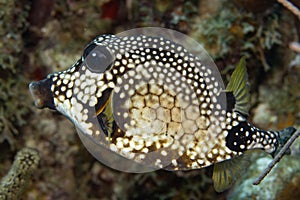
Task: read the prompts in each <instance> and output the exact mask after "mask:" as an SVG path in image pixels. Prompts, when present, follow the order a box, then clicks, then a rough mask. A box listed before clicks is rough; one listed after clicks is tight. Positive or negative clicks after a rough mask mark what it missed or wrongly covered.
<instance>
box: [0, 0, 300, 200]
mask: <svg viewBox="0 0 300 200" xmlns="http://www.w3.org/2000/svg"><path fill="white" fill-rule="evenodd" d="M290 2H292V3H293V4H294V5H295V8H296V9H297V8H298V9H299V8H300V3H299V1H298V0H293V1H290ZM145 26H157V27H165V28H170V29H174V30H177V31H180V32H182V33H185V34H187V35H189V36H191V37H192V38H194V39H195V40H197V41H198V42H200V43H201V44H203V45H204V47H205V48H206V50H207V51H208V53H209V54H210V55H211V56H212V57H213V59H214V60H215V63H216V64H217V66H218V68H219V70H220V71H221V73H222V76H223V79H224V82H225V83H227V82H228V80H229V77H230V74H231V73H232V71H233V69H234V66H235V65H236V63H238V61H239V59H240V58H241V57H242V56H245V57H246V59H247V69H248V73H249V81H250V83H251V109H250V117H249V120H250V121H251V122H253V124H255V125H257V126H258V127H260V128H263V129H276V130H277V129H282V128H284V127H287V126H295V127H296V128H299V124H300V90H299V88H300V79H299V77H300V51H299V43H297V42H299V40H300V19H299V18H297V16H296V15H294V14H293V13H292V12H290V11H289V10H288V9H287V8H285V7H284V6H282V5H281V4H280V3H278V2H277V1H276V0H265V1H260V0H233V1H231V0H190V1H183V0H175V1H174V0H162V1H159V0H153V1H147V0H140V1H138V0H98V1H95V0H87V1H86V0H85V1H84V0H77V1H74V0H63V1H58V0H57V1H55V0H31V1H29V0H21V1H13V0H0V37H1V39H0V152H1V153H0V177H4V176H5V175H6V174H7V173H8V171H9V169H11V171H10V172H9V174H8V176H6V177H5V178H3V179H2V182H1V184H0V199H24V200H27V199H42V200H51V199H55V200H60V199H61V200H65V199H90V200H92V199H173V200H177V199H178V200H179V199H299V198H300V192H299V191H300V140H299V139H298V140H297V141H296V142H295V143H294V145H293V147H292V151H291V155H289V156H285V157H284V158H283V160H282V161H281V162H280V163H279V164H278V165H277V166H276V168H275V169H274V170H273V171H272V172H271V174H269V175H268V177H267V178H266V179H265V180H263V182H262V183H261V184H260V185H259V186H252V182H253V180H255V178H257V177H258V176H259V174H260V172H261V171H262V170H263V169H264V168H265V167H266V166H267V164H268V163H269V162H270V161H271V157H270V156H269V155H267V154H265V153H263V152H258V153H254V154H253V155H252V161H253V162H252V165H251V166H250V167H249V169H247V170H246V173H245V175H244V176H243V177H242V178H241V179H240V180H238V182H237V183H236V184H235V185H234V186H233V187H232V188H231V189H229V190H227V191H225V192H223V193H217V192H215V191H214V188H213V185H212V181H211V174H212V168H211V167H208V168H205V169H201V170H192V171H187V172H183V171H179V172H169V171H164V170H159V171H156V172H151V173H144V174H129V173H123V172H118V171H114V170H112V169H110V168H108V167H106V166H104V165H102V164H101V163H100V162H98V161H97V160H96V159H94V158H93V157H92V156H91V155H90V154H89V153H88V152H87V150H86V149H85V148H84V146H83V145H82V143H81V142H80V139H79V137H78V135H77V133H76V131H75V128H74V126H73V125H72V124H71V122H69V121H68V119H66V118H65V117H64V116H62V115H60V114H59V113H57V112H54V111H50V110H47V109H44V110H38V109H36V108H35V107H34V105H33V100H32V98H31V97H30V94H29V91H28V84H29V83H30V81H32V80H40V79H43V78H44V77H46V76H47V74H49V73H52V72H56V71H60V70H62V69H66V68H68V67H69V66H71V65H72V64H73V63H74V62H75V61H76V59H78V58H79V57H80V56H81V53H82V50H83V48H84V47H85V45H86V44H87V43H88V42H89V41H90V40H91V39H92V38H94V37H96V36H97V35H100V34H104V33H119V32H121V31H123V30H128V29H132V28H136V27H145ZM25 147H30V148H34V149H36V150H37V151H38V155H37V154H36V151H34V150H32V149H28V148H26V149H23V148H25ZM21 149H23V151H22V152H21V153H19V154H18V158H17V159H16V162H15V163H14V165H12V163H13V161H14V157H15V155H16V154H17V152H18V151H20V150H21ZM24 152H25V153H24ZM24 162H25V164H24ZM37 162H39V164H38V165H37ZM20 163H23V164H20ZM14 176H16V177H14Z"/></svg>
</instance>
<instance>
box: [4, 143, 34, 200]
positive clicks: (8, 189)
mask: <svg viewBox="0 0 300 200" xmlns="http://www.w3.org/2000/svg"><path fill="white" fill-rule="evenodd" d="M39 160H40V158H39V155H38V153H37V151H36V150H34V149H31V148H23V149H22V150H20V151H19V152H18V153H17V155H16V157H15V161H14V162H13V165H12V166H11V169H10V170H9V172H8V173H7V175H6V176H5V177H3V178H2V179H1V182H0V199H1V200H2V199H3V200H5V199H7V200H8V199H20V198H21V196H22V194H23V193H24V190H25V189H26V187H27V186H28V182H29V180H30V177H31V175H32V174H33V173H34V172H35V170H36V169H37V166H38V163H39Z"/></svg>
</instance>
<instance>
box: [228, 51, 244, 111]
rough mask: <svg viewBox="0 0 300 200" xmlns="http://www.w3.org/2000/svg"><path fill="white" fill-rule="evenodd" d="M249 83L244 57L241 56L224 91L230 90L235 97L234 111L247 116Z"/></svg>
mask: <svg viewBox="0 0 300 200" xmlns="http://www.w3.org/2000/svg"><path fill="white" fill-rule="evenodd" d="M249 90H250V85H249V83H248V74H247V69H246V61H245V58H244V57H242V58H241V60H240V62H239V64H238V66H237V67H236V68H235V70H234V72H233V73H232V75H231V79H230V81H229V83H228V85H227V87H226V92H232V93H233V95H234V97H235V105H234V111H238V112H239V113H241V114H243V115H244V116H245V117H246V116H248V111H249V108H250V104H249V101H250V93H249Z"/></svg>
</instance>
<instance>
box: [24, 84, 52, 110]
mask: <svg viewBox="0 0 300 200" xmlns="http://www.w3.org/2000/svg"><path fill="white" fill-rule="evenodd" d="M51 85H52V79H44V80H41V81H34V82H31V83H30V84H29V90H30V93H31V96H32V98H33V100H34V104H35V106H36V107H37V108H45V107H47V108H51V109H55V106H54V100H53V97H54V96H53V93H52V91H51Z"/></svg>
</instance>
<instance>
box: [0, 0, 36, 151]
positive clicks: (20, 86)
mask: <svg viewBox="0 0 300 200" xmlns="http://www.w3.org/2000/svg"><path fill="white" fill-rule="evenodd" d="M23 3H24V2H23V1H6V0H1V1H0V7H1V10H0V19H1V20H0V69H1V73H0V143H2V142H3V141H4V140H7V141H8V142H9V143H10V146H11V147H14V145H15V135H16V134H18V127H20V126H22V125H24V124H25V123H26V121H25V120H24V116H25V115H26V114H27V113H28V111H29V106H28V104H29V102H30V101H28V96H27V94H26V92H25V91H26V86H25V85H24V83H25V81H24V78H23V76H22V74H21V73H22V70H21V65H20V58H21V53H22V50H23V40H22V33H24V31H25V30H26V29H27V27H28V23H27V17H28V10H29V5H28V4H25V6H23V5H24V4H23ZM16 111H17V112H16Z"/></svg>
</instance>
